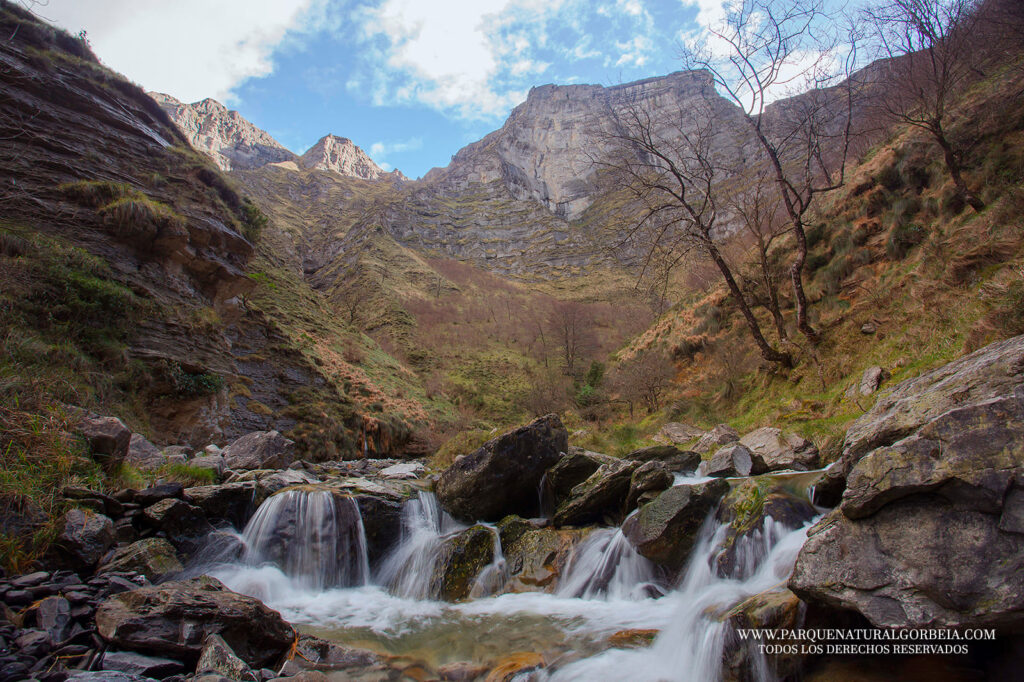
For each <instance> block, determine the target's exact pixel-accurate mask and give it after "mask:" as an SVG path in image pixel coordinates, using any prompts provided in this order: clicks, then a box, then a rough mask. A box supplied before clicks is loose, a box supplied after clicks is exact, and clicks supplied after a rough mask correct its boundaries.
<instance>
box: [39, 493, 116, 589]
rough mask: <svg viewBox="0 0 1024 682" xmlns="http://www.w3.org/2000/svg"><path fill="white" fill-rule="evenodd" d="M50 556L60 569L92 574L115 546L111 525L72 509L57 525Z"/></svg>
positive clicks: (92, 513)
mask: <svg viewBox="0 0 1024 682" xmlns="http://www.w3.org/2000/svg"><path fill="white" fill-rule="evenodd" d="M60 529H61V530H60V535H58V536H57V539H56V540H55V541H54V543H53V551H52V552H51V555H52V556H53V559H54V561H55V563H56V564H57V565H58V566H60V567H61V568H69V569H71V570H73V571H79V572H86V573H88V572H91V571H92V570H93V569H94V568H96V564H98V563H99V561H100V559H102V558H103V555H104V554H106V553H107V551H108V550H109V549H110V548H111V546H113V544H114V540H115V537H114V522H113V521H111V520H110V518H109V517H106V516H104V515H102V514H97V513H96V512H94V511H89V510H84V509H71V510H69V511H68V512H67V513H66V514H64V518H63V519H62V521H61V524H60Z"/></svg>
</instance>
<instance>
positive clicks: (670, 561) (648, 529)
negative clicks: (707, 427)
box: [622, 480, 729, 570]
mask: <svg viewBox="0 0 1024 682" xmlns="http://www.w3.org/2000/svg"><path fill="white" fill-rule="evenodd" d="M728 491H729V484H728V483H726V482H725V481H722V480H715V481H709V482H707V483H699V484H697V485H681V486H674V487H672V488H669V489H668V490H666V491H665V492H663V493H661V494H660V495H658V496H657V497H656V498H654V499H653V500H651V501H650V502H648V503H647V504H645V505H644V506H643V507H641V508H640V510H639V511H637V513H636V514H634V515H632V516H630V517H629V518H628V519H626V521H625V522H624V523H623V524H622V532H623V533H624V534H625V536H626V538H627V539H628V540H629V542H630V544H632V545H633V546H634V547H635V548H636V550H637V552H639V553H640V554H641V555H643V556H645V557H647V558H648V559H650V560H651V561H653V562H655V563H657V564H660V565H662V566H666V567H668V568H670V569H672V570H677V569H679V568H681V567H682V566H683V564H684V563H685V562H686V559H687V558H688V557H689V555H690V550H692V549H693V546H694V544H695V543H696V542H697V536H698V534H699V533H700V528H701V526H702V525H703V524H704V520H705V519H706V518H707V516H708V514H710V513H711V511H712V510H714V509H715V507H716V506H717V505H718V501H719V500H720V499H721V498H722V496H723V495H725V494H726V493H727V492H728Z"/></svg>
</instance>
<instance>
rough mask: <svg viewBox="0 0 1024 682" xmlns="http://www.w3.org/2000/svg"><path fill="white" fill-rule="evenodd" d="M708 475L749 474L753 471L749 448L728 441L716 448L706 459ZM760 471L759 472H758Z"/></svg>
mask: <svg viewBox="0 0 1024 682" xmlns="http://www.w3.org/2000/svg"><path fill="white" fill-rule="evenodd" d="M706 473H707V475H708V476H720V477H725V476H750V475H751V474H752V473H754V458H753V457H752V456H751V453H750V450H748V449H747V448H746V447H745V446H743V445H741V444H740V443H729V444H727V445H723V446H722V447H720V448H718V451H717V452H715V454H714V455H713V456H712V457H711V459H710V460H709V461H708V464H707V468H706ZM759 473H760V472H759Z"/></svg>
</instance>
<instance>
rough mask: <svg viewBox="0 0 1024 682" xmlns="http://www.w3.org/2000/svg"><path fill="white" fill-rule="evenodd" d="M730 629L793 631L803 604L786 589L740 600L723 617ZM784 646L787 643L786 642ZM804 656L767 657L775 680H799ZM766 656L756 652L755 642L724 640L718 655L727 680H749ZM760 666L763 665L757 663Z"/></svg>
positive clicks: (800, 621)
mask: <svg viewBox="0 0 1024 682" xmlns="http://www.w3.org/2000/svg"><path fill="white" fill-rule="evenodd" d="M724 620H725V621H726V622H727V623H728V627H729V628H730V630H733V631H734V630H736V629H757V630H796V629H798V628H801V627H803V626H804V604H803V602H801V601H800V599H799V598H798V597H797V596H796V595H795V594H793V593H792V592H790V591H789V590H774V591H769V592H761V593H760V594H755V595H754V596H752V597H749V598H748V599H746V600H744V601H742V602H741V603H739V604H737V605H736V606H734V607H733V608H732V609H730V610H729V612H728V613H726V614H725V616H724ZM787 643H788V642H787ZM806 657H807V656H806V654H800V653H799V650H797V651H793V652H792V653H789V654H779V655H772V656H769V657H767V660H768V661H770V663H769V665H770V669H771V671H772V673H773V674H774V676H775V678H776V679H792V678H799V673H800V672H801V667H802V664H803V661H804V659H805V658H806ZM765 658H766V657H765V656H764V654H761V653H760V652H759V651H758V643H755V642H752V641H743V640H741V639H740V638H739V637H727V638H726V645H725V648H724V650H723V652H722V665H723V668H724V669H725V677H726V679H730V680H744V679H749V677H750V676H749V673H750V671H752V670H757V669H758V667H759V663H760V662H761V660H764V659H765ZM761 665H763V664H761Z"/></svg>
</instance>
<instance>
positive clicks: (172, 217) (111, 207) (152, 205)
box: [99, 195, 185, 237]
mask: <svg viewBox="0 0 1024 682" xmlns="http://www.w3.org/2000/svg"><path fill="white" fill-rule="evenodd" d="M99 214H100V215H101V216H102V217H103V219H104V222H106V224H107V225H109V226H111V227H112V228H113V229H114V231H115V232H116V233H118V234H122V235H137V236H154V237H155V236H157V235H159V234H161V233H162V232H165V231H171V232H174V231H177V230H181V229H183V228H184V226H185V219H184V218H183V217H181V216H180V215H178V214H177V213H175V212H174V210H173V209H171V207H169V206H167V205H166V204H162V203H160V202H159V201H153V200H152V199H149V198H148V197H145V196H142V195H137V196H132V197H123V198H121V199H116V200H114V201H112V202H110V203H109V204H106V205H105V206H103V207H102V208H100V209H99Z"/></svg>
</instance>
